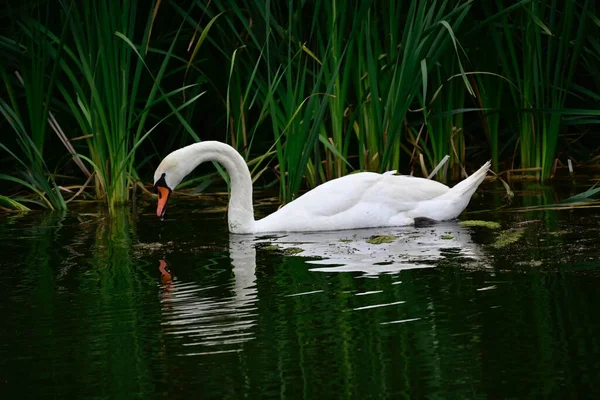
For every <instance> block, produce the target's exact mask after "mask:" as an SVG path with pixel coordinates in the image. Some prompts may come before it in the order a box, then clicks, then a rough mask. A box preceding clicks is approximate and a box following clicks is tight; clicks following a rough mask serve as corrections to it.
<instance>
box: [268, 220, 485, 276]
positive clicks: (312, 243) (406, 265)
mask: <svg viewBox="0 0 600 400" xmlns="http://www.w3.org/2000/svg"><path fill="white" fill-rule="evenodd" d="M256 241H257V242H259V243H261V242H262V243H270V244H273V245H277V246H279V247H281V248H282V249H284V250H285V249H291V248H293V249H294V250H295V251H300V250H302V251H301V252H300V253H298V255H299V256H302V257H307V258H316V259H309V260H307V261H306V262H307V263H308V264H313V265H316V266H315V267H313V268H311V269H310V270H311V271H315V272H362V273H363V274H364V275H365V276H375V275H378V274H382V273H397V272H399V271H402V270H406V269H414V268H431V267H435V266H436V265H437V263H438V262H439V261H440V260H443V259H447V258H448V257H451V258H458V257H464V258H467V259H469V260H471V261H478V262H484V261H485V257H484V253H483V251H482V249H481V248H480V246H479V245H477V244H476V243H474V242H473V241H472V239H471V234H470V231H469V230H468V228H464V227H462V226H460V225H458V224H456V223H452V222H448V223H440V224H435V225H432V226H429V227H426V228H415V227H397V228H380V229H357V230H345V231H336V232H315V233H286V234H280V235H273V236H266V237H258V238H257V239H256Z"/></svg>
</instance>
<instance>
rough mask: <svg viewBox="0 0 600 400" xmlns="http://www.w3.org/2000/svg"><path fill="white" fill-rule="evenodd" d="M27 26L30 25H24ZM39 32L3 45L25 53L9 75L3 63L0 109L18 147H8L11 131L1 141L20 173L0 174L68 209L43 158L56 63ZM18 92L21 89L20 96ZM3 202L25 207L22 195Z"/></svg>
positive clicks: (46, 202) (45, 202)
mask: <svg viewBox="0 0 600 400" xmlns="http://www.w3.org/2000/svg"><path fill="white" fill-rule="evenodd" d="M22 27H23V29H28V26H27V25H22ZM38 38H39V36H35V37H33V36H32V37H30V38H29V40H28V41H27V42H26V46H24V48H23V47H21V46H19V45H18V44H17V43H16V42H14V41H9V40H6V39H5V40H3V43H2V45H3V46H7V47H9V48H12V50H13V51H14V52H15V53H22V54H21V57H22V60H23V61H22V62H21V68H20V69H19V70H17V71H15V73H14V75H13V76H9V74H8V73H7V71H6V69H5V68H4V67H0V79H1V80H2V86H4V88H5V90H6V92H5V93H6V94H7V96H6V100H5V99H2V98H0V113H1V114H2V116H3V117H4V120H5V121H6V122H7V123H8V125H9V126H10V128H11V131H12V132H13V134H14V136H13V137H14V139H16V140H14V142H15V143H16V145H17V147H18V150H16V149H15V150H11V149H10V148H9V147H8V143H7V142H8V141H9V140H8V139H9V136H8V135H4V136H3V138H2V142H0V149H2V150H3V151H5V152H6V153H8V155H9V156H10V157H12V159H13V160H14V161H15V162H16V163H17V165H18V170H19V171H20V174H19V175H20V177H15V176H10V175H6V174H0V179H1V180H5V181H10V182H13V183H16V184H18V185H20V186H23V187H25V188H26V189H28V190H30V191H31V192H32V193H34V194H35V196H36V200H30V202H32V203H36V204H38V205H40V206H42V207H46V208H49V209H52V210H64V209H66V203H65V200H64V199H63V196H62V194H61V192H60V190H59V188H58V186H57V184H56V182H55V180H54V177H53V176H52V174H51V172H50V169H49V168H48V166H47V165H46V162H45V161H44V145H45V144H46V142H47V140H48V137H47V136H48V135H47V134H48V118H49V116H50V103H51V100H52V96H53V93H54V88H55V83H56V80H55V78H56V63H53V62H52V59H51V57H50V54H49V53H50V51H53V50H54V51H56V50H55V49H51V48H49V47H48V46H45V45H40V44H39V42H38V40H37V39H38ZM17 93H22V95H21V96H20V98H19V96H18V95H17ZM2 202H3V203H4V204H5V205H7V206H9V207H10V208H14V209H17V210H24V209H26V208H27V207H26V206H24V205H23V199H21V200H17V199H11V198H9V197H4V196H3V198H2Z"/></svg>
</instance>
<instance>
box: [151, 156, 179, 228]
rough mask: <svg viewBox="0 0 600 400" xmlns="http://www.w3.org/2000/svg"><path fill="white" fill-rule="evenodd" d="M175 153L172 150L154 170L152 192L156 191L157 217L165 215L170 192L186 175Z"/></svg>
mask: <svg viewBox="0 0 600 400" xmlns="http://www.w3.org/2000/svg"><path fill="white" fill-rule="evenodd" d="M176 153H177V152H173V153H171V154H169V155H168V156H166V157H165V158H164V160H162V162H161V163H160V165H159V166H158V168H156V171H155V172H154V192H155V193H158V207H157V208H156V215H157V216H159V217H163V216H164V215H165V212H166V211H167V201H168V200H169V197H170V196H171V193H172V192H173V190H174V189H175V188H176V187H177V185H179V183H180V182H181V181H182V180H183V178H184V177H185V176H186V175H187V171H182V168H181V163H179V162H178V159H179V158H178V157H177V154H176Z"/></svg>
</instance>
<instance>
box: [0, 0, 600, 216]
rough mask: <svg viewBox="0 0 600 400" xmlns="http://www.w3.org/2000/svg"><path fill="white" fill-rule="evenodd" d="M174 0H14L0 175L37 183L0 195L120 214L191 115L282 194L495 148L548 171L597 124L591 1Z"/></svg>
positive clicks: (499, 164)
mask: <svg viewBox="0 0 600 400" xmlns="http://www.w3.org/2000/svg"><path fill="white" fill-rule="evenodd" d="M186 4H187V5H186V7H189V8H182V7H183V6H181V3H179V2H172V3H163V2H160V1H156V2H153V3H151V4H150V3H149V4H146V3H144V2H140V1H137V0H127V1H113V0H92V1H88V2H75V1H73V2H63V3H60V5H59V3H57V2H49V3H47V5H46V7H45V8H46V12H45V13H42V12H40V10H41V9H42V8H43V7H39V8H32V9H31V11H30V15H27V16H24V17H17V18H15V21H16V23H15V24H12V25H11V26H13V28H11V29H10V30H7V31H8V32H11V35H9V36H6V37H0V52H1V54H0V55H1V56H2V66H1V67H2V68H0V71H1V72H2V73H1V78H2V83H3V86H4V87H6V88H7V89H8V90H6V93H7V94H6V95H2V96H1V97H0V111H1V113H2V116H3V120H2V121H1V122H0V123H2V124H7V125H8V127H9V128H10V131H11V132H13V134H12V135H10V136H7V137H3V138H2V142H1V143H0V145H1V146H2V149H3V150H4V151H5V152H8V154H9V156H10V157H11V158H12V160H13V161H11V162H14V164H13V165H19V166H20V167H19V170H20V171H21V175H20V176H16V175H15V176H9V175H8V174H3V175H2V179H4V180H7V181H9V182H12V183H11V184H10V185H11V190H12V185H13V184H16V185H19V186H23V187H24V188H26V189H27V190H28V191H29V192H30V193H32V194H33V196H22V197H21V198H19V199H18V200H17V199H16V198H14V197H9V196H5V197H2V198H0V202H1V204H2V205H3V206H8V207H11V208H19V207H20V206H22V207H26V206H25V205H24V203H23V202H24V201H25V202H26V201H30V202H34V203H38V204H39V205H41V206H44V207H48V208H52V209H64V208H66V206H67V204H68V203H69V201H71V200H72V199H73V198H75V197H76V196H77V195H79V194H80V193H82V192H83V193H84V196H86V197H87V198H91V197H95V198H96V199H99V200H101V201H103V202H105V203H106V204H107V206H108V208H109V209H110V210H111V211H113V212H114V210H115V208H116V206H117V204H119V203H123V202H127V201H128V200H129V196H130V191H131V188H132V187H133V185H135V184H136V182H138V181H140V180H141V181H146V180H148V176H150V175H151V174H152V171H153V168H154V167H156V165H157V162H158V160H159V159H160V158H162V157H163V156H164V155H166V154H167V153H168V152H169V151H172V150H175V149H176V148H177V147H180V146H181V145H184V144H187V143H189V141H190V140H189V139H190V138H191V139H193V140H194V141H199V140H200V135H198V134H197V132H196V131H197V129H199V127H200V126H202V127H204V128H206V132H203V134H202V138H203V139H204V138H207V137H208V136H210V137H211V138H214V139H217V140H221V141H227V142H229V143H230V144H232V145H233V146H234V147H235V148H236V149H238V151H240V153H241V154H242V155H243V156H244V157H245V159H246V160H247V162H248V164H249V166H250V168H251V172H252V177H253V180H255V181H256V180H258V179H259V178H263V179H266V180H267V184H273V183H277V182H278V183H279V185H280V198H281V200H282V201H284V202H289V201H290V200H292V199H293V198H294V197H296V196H297V195H298V194H299V193H300V192H301V190H303V189H305V188H311V187H314V186H317V185H318V184H320V183H322V182H324V181H327V180H330V179H333V178H336V177H339V176H343V175H346V174H348V173H352V172H353V171H354V170H370V171H379V172H382V171H386V170H400V171H401V172H404V173H405V172H407V171H410V172H411V173H412V172H413V170H414V166H415V162H418V163H420V164H421V167H422V171H423V173H425V174H428V173H427V172H426V171H427V169H428V165H430V166H431V167H433V166H435V165H437V164H438V163H439V162H440V161H441V160H443V159H444V157H445V156H446V155H449V157H450V161H449V163H448V164H446V165H445V166H444V168H442V169H440V170H439V172H438V173H437V179H440V180H446V179H452V180H455V179H458V178H460V176H461V175H462V174H463V171H464V170H465V169H466V168H467V165H466V164H467V160H468V161H469V163H472V164H480V161H481V160H478V159H487V158H489V157H490V156H491V158H492V161H493V167H494V169H500V168H505V166H509V168H514V167H522V168H525V169H529V170H531V171H535V172H536V173H537V176H538V178H539V179H540V180H543V179H547V178H548V177H550V176H551V175H552V172H553V169H554V165H555V160H556V159H557V157H562V156H563V155H562V153H567V152H568V153H569V157H570V158H571V159H577V157H572V156H571V155H570V153H571V152H578V151H579V153H582V152H583V151H585V150H587V153H586V156H589V154H592V155H593V154H594V151H593V149H586V146H587V144H588V143H589V142H590V140H589V139H588V138H590V137H591V135H580V132H584V133H585V132H586V129H589V127H590V126H591V125H592V124H597V123H599V122H600V111H598V110H597V108H598V105H600V80H599V79H598V76H599V74H598V73H597V72H598V68H600V41H598V39H597V38H598V35H597V34H598V31H599V29H600V19H599V18H598V16H597V15H596V6H595V3H593V2H590V1H589V0H587V1H582V2H575V1H572V0H561V1H558V0H536V1H534V0H520V1H518V2H515V3H512V4H511V5H509V6H506V5H505V4H504V2H501V1H489V0H488V1H482V2H473V1H470V0H468V1H461V2H446V1H443V2H439V1H434V2H422V1H417V0H411V1H408V2H400V3H398V2H384V1H379V0H368V1H359V0H351V1H344V2H340V1H335V0H316V1H314V2H299V1H289V2H283V3H282V2H274V1H270V0H259V1H257V2H250V1H247V0H236V1H234V0H216V1H211V2H204V1H199V0H194V1H192V2H189V3H186ZM55 5H56V7H54V6H55ZM40 15H44V17H43V18H41V17H40ZM51 16H52V17H56V18H51ZM51 21H60V23H58V22H51ZM166 21H168V23H165V22H166ZM173 21H180V23H181V25H179V24H177V23H176V24H173ZM466 21H469V23H468V24H467V23H466ZM14 27H17V28H16V29H15V28H14ZM207 61H208V62H207ZM15 70H16V71H17V72H18V73H19V75H18V76H20V77H22V81H23V83H21V82H19V78H18V77H17V75H16V74H14V73H13V71H15ZM204 82H208V84H209V85H208V86H207V87H208V88H209V89H208V90H209V91H210V96H205V98H203V99H202V103H200V102H196V100H198V99H199V97H200V96H202V94H203V92H201V89H204V86H200V85H201V84H202V83H204ZM200 107H202V108H200ZM473 111H475V112H473ZM206 116H208V117H209V118H205V117H206ZM171 117H174V118H171ZM207 120H208V122H207ZM167 121H168V122H167ZM171 121H172V122H171ZM165 122H166V123H169V122H171V127H170V128H169V134H168V135H164V134H163V135H160V137H157V136H158V135H152V133H153V132H155V131H157V128H158V127H161V128H160V129H162V132H164V131H165V130H166V127H165V129H163V125H165ZM200 124H201V125H200ZM48 127H50V128H51V130H50V132H54V133H55V134H56V136H55V135H54V134H48ZM162 132H161V133H162ZM565 132H568V133H569V135H570V134H571V133H574V134H573V135H571V136H569V135H564V133H565ZM179 133H185V134H186V135H184V136H182V135H179ZM151 135H152V136H151ZM484 135H485V137H486V139H487V140H482V138H484ZM576 135H579V138H578V139H577V140H571V137H574V136H576ZM583 136H585V139H586V143H581V144H580V143H575V142H576V141H579V142H582V140H580V138H581V137H583ZM56 137H58V138H59V139H60V142H61V143H62V145H61V144H59V142H58V141H55V140H54V141H53V140H52V139H56ZM149 137H152V142H150V141H146V139H147V138H149ZM51 138H52V139H51ZM155 140H156V141H155ZM146 142H149V143H146ZM591 142H592V143H593V140H592V141H591ZM559 143H560V144H565V145H566V146H562V145H561V146H560V149H561V153H560V154H557V149H558V148H559ZM571 144H573V146H571ZM48 146H51V147H52V149H51V150H50V151H49V150H48ZM57 149H58V150H60V151H59V152H56V151H54V150H57ZM577 149H579V150H577ZM140 150H143V152H144V157H140V156H139V151H140ZM515 155H517V157H515ZM579 158H581V157H579ZM69 159H72V160H73V162H74V163H76V166H77V169H76V173H79V171H81V174H82V175H83V176H75V177H73V178H76V179H79V180H82V182H85V183H84V184H83V186H79V190H78V191H77V195H75V196H71V198H70V199H69V200H66V201H65V200H64V199H63V197H62V194H61V191H60V190H59V187H58V184H57V183H55V179H56V177H57V176H59V175H58V174H61V175H60V176H62V175H64V174H65V171H64V170H65V169H68V170H69V172H68V174H70V175H72V168H73V166H74V165H72V164H71V162H70V161H68V160H69ZM140 159H141V161H140ZM65 160H67V161H66V162H65ZM1 161H2V160H1V159H0V162H1ZM219 172H220V173H221V176H222V177H223V178H224V179H225V180H227V177H226V174H224V173H223V170H222V169H219ZM90 182H91V187H93V192H94V193H93V194H90V193H88V191H89V190H88V189H87V185H88V183H90ZM195 182H197V178H196V179H193V180H190V181H187V182H184V183H183V185H182V186H185V185H188V186H189V185H192V184H194V183H195ZM203 185H204V183H203ZM71 187H74V186H71ZM75 187H76V186H75ZM17 204H20V206H18V205H17Z"/></svg>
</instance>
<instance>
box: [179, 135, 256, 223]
mask: <svg viewBox="0 0 600 400" xmlns="http://www.w3.org/2000/svg"><path fill="white" fill-rule="evenodd" d="M179 151H181V152H182V153H183V154H182V155H181V156H182V158H183V159H185V160H186V161H187V163H185V164H186V165H185V166H184V168H189V171H187V173H186V174H185V175H187V174H188V173H190V172H192V170H193V169H194V168H196V167H197V166H198V165H199V164H201V163H203V162H206V161H216V162H218V163H219V164H221V165H222V166H223V167H224V168H225V170H227V173H228V174H229V178H230V190H231V194H230V197H229V210H228V213H227V219H228V224H229V230H230V231H231V232H233V233H251V232H253V229H254V208H253V206H252V178H251V177H250V171H249V170H248V166H247V165H246V161H245V160H244V158H243V157H242V156H241V155H240V153H238V152H237V150H235V149H234V148H233V147H231V146H229V145H228V144H225V143H221V142H216V141H206V142H200V143H194V144H192V145H189V146H186V147H184V148H182V149H180V150H179Z"/></svg>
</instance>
